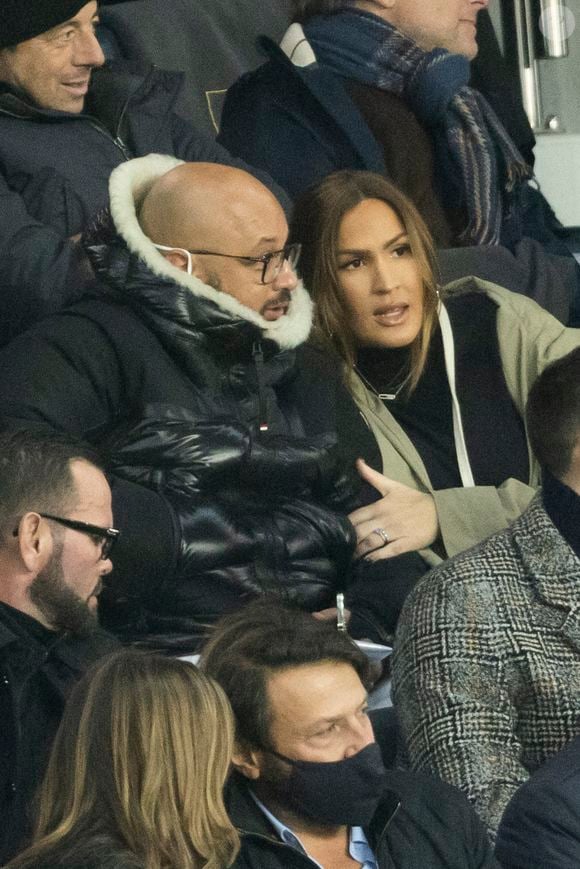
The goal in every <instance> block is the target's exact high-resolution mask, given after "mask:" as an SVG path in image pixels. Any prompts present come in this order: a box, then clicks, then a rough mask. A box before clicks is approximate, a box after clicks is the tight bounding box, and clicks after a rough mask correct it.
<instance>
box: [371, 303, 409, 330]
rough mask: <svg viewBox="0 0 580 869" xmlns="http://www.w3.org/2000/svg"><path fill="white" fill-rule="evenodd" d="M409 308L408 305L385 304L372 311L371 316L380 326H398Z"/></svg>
mask: <svg viewBox="0 0 580 869" xmlns="http://www.w3.org/2000/svg"><path fill="white" fill-rule="evenodd" d="M408 310H409V306H408V305H385V306H384V307H381V308H377V309H376V310H375V311H373V317H374V319H375V320H376V321H377V323H380V324H381V326H398V325H399V324H400V323H402V322H403V320H404V319H405V317H406V316H407V312H408Z"/></svg>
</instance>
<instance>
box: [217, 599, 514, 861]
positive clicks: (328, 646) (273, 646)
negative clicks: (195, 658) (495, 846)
mask: <svg viewBox="0 0 580 869" xmlns="http://www.w3.org/2000/svg"><path fill="white" fill-rule="evenodd" d="M202 666H203V668H204V670H205V672H206V673H208V674H209V675H211V676H212V677H213V678H214V679H216V680H217V681H218V682H219V683H220V684H221V686H222V687H223V689H224V690H225V692H226V694H227V695H228V698H229V700H230V703H231V704H232V707H233V710H234V714H235V716H236V721H237V746H236V752H235V754H234V767H235V772H234V774H233V776H232V780H231V782H230V788H229V811H230V815H231V817H232V820H233V821H234V823H235V824H236V825H237V827H238V828H239V830H240V834H241V837H242V847H241V851H240V855H239V856H238V859H237V861H236V863H235V864H234V865H235V867H236V869H281V867H296V869H299V867H303V869H307V867H309V866H310V867H312V866H318V867H319V869H320V867H321V869H349V867H362V869H387V867H389V869H417V867H421V869H427V867H428V869H439V867H440V869H470V867H471V869H475V867H478V869H491V867H495V866H497V864H496V862H495V860H494V858H493V855H492V852H491V848H490V845H489V843H488V840H487V837H486V834H485V831H484V829H483V827H482V825H481V823H480V821H479V820H478V818H477V816H476V815H475V813H474V812H473V811H472V810H471V809H470V807H469V805H468V804H467V802H466V800H465V799H464V797H463V796H462V795H461V794H460V793H459V792H458V791H456V790H455V789H454V788H450V787H448V786H446V785H444V784H443V783H441V782H439V781H437V780H436V779H432V778H428V777H425V776H421V775H417V774H415V773H409V772H403V771H398V770H390V769H389V770H386V769H385V767H384V765H383V762H382V760H381V752H380V749H379V747H378V745H377V743H376V742H375V738H374V735H373V729H372V725H371V721H370V719H369V716H368V707H367V688H366V686H367V685H368V684H369V663H368V661H367V659H366V657H365V655H364V654H363V653H362V652H360V651H359V649H358V648H357V647H356V646H355V645H354V644H353V643H352V641H351V640H350V639H349V637H348V636H347V635H346V634H344V633H340V632H338V631H337V630H336V629H335V627H334V626H332V625H331V624H329V623H327V622H320V621H317V620H315V619H313V618H312V617H311V616H310V615H308V614H305V613H302V612H299V611H297V610H293V609H290V608H288V607H286V606H283V605H281V604H279V603H274V602H271V601H267V600H262V601H259V602H255V603H252V604H250V605H248V606H247V607H246V608H245V609H244V610H242V611H240V612H238V613H236V614H235V615H232V616H228V617H226V618H225V619H223V620H222V621H221V622H220V623H219V624H218V625H217V626H216V628H215V630H214V633H213V635H212V637H211V639H210V641H209V643H208V644H207V645H206V647H205V649H204V652H203V654H202Z"/></svg>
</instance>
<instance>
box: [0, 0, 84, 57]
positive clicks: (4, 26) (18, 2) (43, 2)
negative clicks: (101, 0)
mask: <svg viewBox="0 0 580 869" xmlns="http://www.w3.org/2000/svg"><path fill="white" fill-rule="evenodd" d="M89 2H90V0H0V48H7V47H8V46H9V45H18V43H19V42H24V41H25V40H27V39H32V37H33V36H39V35H40V34H41V33H46V31H47V30H50V29H51V27H56V26H57V24H63V23H64V22H65V21H68V20H69V18H74V16H75V15H76V14H77V12H78V11H79V9H82V8H83V6H86V5H87V3H89Z"/></svg>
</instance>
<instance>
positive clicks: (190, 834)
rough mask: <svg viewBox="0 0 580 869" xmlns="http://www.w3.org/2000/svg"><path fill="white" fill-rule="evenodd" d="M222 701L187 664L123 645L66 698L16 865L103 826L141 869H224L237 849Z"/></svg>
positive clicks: (228, 725)
mask: <svg viewBox="0 0 580 869" xmlns="http://www.w3.org/2000/svg"><path fill="white" fill-rule="evenodd" d="M233 740H234V723H233V715H232V712H231V708H230V705H229V703H228V700H227V698H226V696H225V694H224V692H223V690H222V689H221V688H220V686H219V685H217V683H215V682H214V681H213V680H212V679H210V678H209V677H208V676H206V675H204V674H203V673H201V672H200V671H199V670H197V669H196V668H195V667H194V666H193V665H191V664H188V663H186V662H184V661H180V660H178V659H172V658H165V657H163V656H161V655H152V654H146V653H143V652H138V651H135V650H125V651H122V652H119V653H116V654H115V655H113V656H111V657H109V658H107V659H106V660H105V661H104V662H102V663H101V664H99V665H98V666H97V667H96V668H94V669H93V670H92V671H90V672H89V673H87V675H86V676H85V677H84V678H83V679H82V680H81V682H79V683H78V684H77V685H76V686H75V688H74V689H73V691H72V693H71V696H70V698H69V701H68V702H67V705H66V708H65V712H64V715H63V719H62V722H61V724H60V727H59V729H58V732H57V735H56V738H55V741H54V744H53V748H52V753H51V756H50V761H49V764H48V769H47V772H46V776H45V779H44V782H43V785H42V788H41V791H40V795H39V797H40V798H39V810H38V821H37V826H36V831H35V836H34V840H33V845H32V846H31V847H30V848H29V849H27V851H25V852H24V854H23V855H21V857H19V858H17V859H16V860H14V861H13V862H12V863H11V864H10V866H11V867H24V866H35V865H37V861H40V859H41V858H43V857H44V858H46V859H48V858H50V855H51V853H52V852H54V851H55V850H56V848H57V847H58V849H59V852H60V851H62V850H63V848H64V849H65V850H66V847H67V844H68V843H71V844H72V846H74V847H78V843H79V839H80V840H81V841H83V836H84V837H85V840H86V841H90V839H91V836H92V835H93V834H94V833H95V832H96V833H98V834H105V835H109V836H110V837H111V838H112V839H113V841H114V842H115V843H116V844H118V845H119V848H120V849H122V850H124V851H125V852H128V853H129V854H132V855H135V856H136V857H137V858H138V859H139V860H140V862H141V863H142V864H143V865H144V866H146V867H147V869H176V867H179V869H202V867H205V869H221V867H227V866H230V865H231V864H232V863H233V861H234V859H235V857H236V855H237V853H238V850H239V837H238V834H237V831H236V830H235V828H234V827H233V826H232V824H231V822H230V820H229V818H228V816H227V813H226V810H225V806H224V803H223V786H224V783H225V779H226V777H227V774H228V771H229V766H230V761H231V756H232V751H233Z"/></svg>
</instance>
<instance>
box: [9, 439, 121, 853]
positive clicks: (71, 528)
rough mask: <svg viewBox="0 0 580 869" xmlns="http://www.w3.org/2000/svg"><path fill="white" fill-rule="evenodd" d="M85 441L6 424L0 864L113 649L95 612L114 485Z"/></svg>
mask: <svg viewBox="0 0 580 869" xmlns="http://www.w3.org/2000/svg"><path fill="white" fill-rule="evenodd" d="M95 461H96V459H95V457H94V456H93V454H92V451H90V450H89V449H88V448H87V447H85V446H84V445H83V444H82V443H81V444H79V443H76V442H74V441H72V440H71V439H69V438H67V437H62V436H58V435H53V434H52V433H47V434H43V433H39V432H35V431H25V430H20V429H15V430H5V431H0V492H1V493H2V497H1V498H0V817H1V818H2V823H1V824H0V863H2V864H4V862H5V861H6V860H8V859H9V858H10V857H11V856H12V855H13V854H14V853H16V851H17V850H18V849H19V847H20V846H21V845H22V844H23V843H25V841H26V837H27V835H28V833H29V804H30V800H31V797H32V794H33V791H34V790H35V789H36V787H37V785H38V784H39V782H40V779H41V777H42V772H43V768H44V763H45V758H46V755H47V751H48V747H49V744H50V742H51V740H52V737H53V736H54V733H55V731H56V728H57V726H58V723H59V720H60V717H61V714H62V709H63V706H64V700H65V697H66V695H67V693H68V690H69V688H70V687H71V685H72V683H73V682H75V681H76V680H77V679H79V678H80V677H81V675H82V674H83V673H84V671H85V670H86V669H87V667H88V666H89V665H90V664H92V663H93V661H95V660H97V659H98V658H99V657H101V656H102V655H104V654H107V653H108V652H109V651H111V650H112V649H114V648H115V647H116V645H117V644H116V641H114V640H113V638H112V637H110V636H108V635H107V634H105V633H104V632H103V631H102V630H101V629H100V628H99V625H98V622H97V616H96V607H97V596H98V594H99V592H100V590H101V586H102V578H103V576H104V575H105V574H106V573H108V572H109V571H110V570H111V566H112V565H111V559H110V556H111V547H112V544H113V543H114V542H115V540H116V539H117V537H118V535H119V532H118V531H117V530H116V529H114V528H112V527H111V526H112V524H113V523H112V518H113V517H112V512H111V491H110V489H109V485H108V483H107V480H106V478H105V475H104V474H103V472H102V470H101V469H100V467H98V465H96V464H95Z"/></svg>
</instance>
